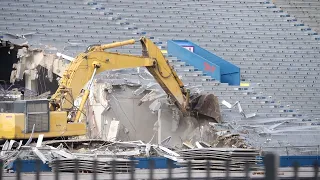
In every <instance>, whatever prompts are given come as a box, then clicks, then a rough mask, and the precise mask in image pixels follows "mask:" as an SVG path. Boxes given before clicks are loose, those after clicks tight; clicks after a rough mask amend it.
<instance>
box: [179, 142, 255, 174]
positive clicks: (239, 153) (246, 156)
mask: <svg viewBox="0 0 320 180" xmlns="http://www.w3.org/2000/svg"><path fill="white" fill-rule="evenodd" d="M177 153H179V154H180V157H179V158H178V165H179V166H181V167H187V166H188V162H191V164H192V166H191V169H197V170H205V169H207V162H209V167H210V169H211V170H221V171H224V170H226V167H227V166H226V165H227V162H228V163H229V170H230V171H243V170H244V169H245V165H246V163H247V165H248V166H249V167H250V168H251V169H257V168H258V167H259V166H258V165H257V163H258V162H259V161H260V160H258V159H257V156H259V151H258V150H256V149H242V148H197V149H186V150H181V151H178V152H177Z"/></svg>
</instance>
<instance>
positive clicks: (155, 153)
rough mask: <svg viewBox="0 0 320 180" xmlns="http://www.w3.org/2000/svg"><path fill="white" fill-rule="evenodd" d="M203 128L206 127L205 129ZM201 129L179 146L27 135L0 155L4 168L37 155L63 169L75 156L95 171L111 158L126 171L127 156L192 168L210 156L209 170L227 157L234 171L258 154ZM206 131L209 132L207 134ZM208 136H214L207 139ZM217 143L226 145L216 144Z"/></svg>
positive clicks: (235, 138) (84, 168)
mask: <svg viewBox="0 0 320 180" xmlns="http://www.w3.org/2000/svg"><path fill="white" fill-rule="evenodd" d="M204 127H205V128H204ZM206 128H208V129H207V130H206V131H205V129H206ZM202 131H203V132H202V133H200V134H201V137H196V136H192V134H191V137H192V138H191V140H190V141H189V142H183V143H182V144H181V146H180V147H177V146H174V147H172V146H171V145H170V139H171V137H168V138H166V139H165V140H163V141H162V142H161V144H152V143H150V142H151V141H150V142H143V141H127V142H123V141H103V140H94V139H89V140H88V139H86V140H78V139H75V140H55V141H44V142H42V138H41V137H40V138H39V139H38V142H37V143H31V140H30V139H31V138H30V139H29V141H28V142H27V143H26V144H25V145H22V141H20V142H16V141H14V140H10V141H6V142H5V144H3V146H2V151H1V157H0V158H1V159H2V160H4V165H5V166H4V167H5V168H7V169H10V167H11V165H12V162H14V161H15V160H17V159H18V158H19V159H21V160H34V159H40V160H41V161H42V163H44V164H48V165H49V166H50V167H51V168H52V169H53V170H54V169H55V168H56V167H59V170H60V171H66V172H71V171H73V170H74V169H75V168H76V167H75V163H74V160H78V165H77V166H78V169H79V171H81V172H92V170H93V169H92V168H93V162H94V160H97V164H96V166H97V168H96V170H97V172H99V173H102V172H110V171H111V169H112V162H113V160H115V161H116V162H117V166H116V169H115V171H116V172H130V170H131V168H130V162H131V157H164V158H168V159H171V160H173V161H174V162H176V163H177V165H179V166H180V167H185V166H186V163H187V161H189V160H191V161H192V163H194V165H195V166H194V167H193V168H196V169H203V168H204V166H205V163H204V161H206V160H210V162H211V169H212V170H224V169H223V168H221V167H220V166H223V164H224V163H225V161H230V168H231V170H234V171H236V170H243V167H244V163H245V162H248V163H250V164H251V165H252V166H254V164H255V163H256V162H257V160H256V156H258V155H259V151H258V150H256V149H249V148H250V147H249V146H248V145H245V144H244V141H243V140H242V139H241V138H239V135H237V134H231V133H230V132H229V131H225V132H224V133H221V132H220V133H218V131H216V130H215V128H214V127H213V126H212V124H211V125H209V124H207V126H202ZM194 133H195V132H194ZM208 134H211V135H212V134H213V136H211V137H209V136H208ZM198 138H200V139H198ZM210 138H215V139H214V141H208V140H209V139H210ZM204 140H206V141H204ZM219 146H224V147H230V148H227V149H226V148H217V147H219ZM237 146H238V147H237ZM232 147H233V148H232ZM239 147H241V148H239ZM57 162H58V163H59V164H57ZM135 163H136V162H135Z"/></svg>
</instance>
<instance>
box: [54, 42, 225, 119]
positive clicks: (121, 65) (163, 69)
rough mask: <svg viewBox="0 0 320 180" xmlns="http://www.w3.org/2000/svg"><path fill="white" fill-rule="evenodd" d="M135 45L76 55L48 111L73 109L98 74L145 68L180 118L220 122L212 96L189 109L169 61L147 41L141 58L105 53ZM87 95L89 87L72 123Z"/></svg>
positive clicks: (100, 48) (96, 48)
mask: <svg viewBox="0 0 320 180" xmlns="http://www.w3.org/2000/svg"><path fill="white" fill-rule="evenodd" d="M134 43H135V40H133V39H131V40H127V41H123V42H116V43H111V44H105V45H100V46H91V47H89V48H88V49H87V52H85V53H81V54H79V55H78V56H77V57H76V59H75V60H74V61H73V62H72V63H71V64H70V66H69V68H68V70H66V71H65V73H64V74H63V77H62V79H61V82H60V86H59V88H58V90H57V91H56V93H55V94H54V95H53V96H52V98H51V106H50V107H51V109H52V110H57V109H60V110H67V109H70V108H72V107H73V102H74V99H75V98H76V97H77V95H78V94H79V93H80V91H81V90H82V88H83V87H84V85H85V84H86V83H87V82H88V81H89V80H90V79H92V77H93V76H94V75H96V74H98V73H100V72H103V71H106V70H112V69H125V68H135V67H146V68H147V69H148V71H149V72H150V73H151V74H152V75H153V77H154V78H155V80H156V81H157V82H158V83H159V84H160V86H161V87H162V89H163V90H164V91H165V92H166V93H167V94H168V96H169V97H170V99H171V100H172V101H173V102H174V103H175V105H176V106H177V107H178V108H179V109H180V111H181V112H182V113H183V115H185V116H190V115H191V114H193V113H194V111H195V110H196V111H197V112H196V113H200V114H202V115H205V116H207V117H211V118H214V119H215V121H218V122H219V121H220V109H219V104H218V103H217V99H216V98H214V96H213V95H210V96H207V95H206V96H201V97H203V98H198V99H200V100H201V101H199V102H201V104H197V103H195V102H194V101H195V100H193V105H192V106H190V99H189V98H190V96H189V92H188V91H187V89H186V88H185V87H184V85H183V82H182V81H181V80H180V79H179V77H178V75H177V73H176V71H175V70H174V69H173V68H172V67H171V66H170V64H169V62H168V60H166V59H165V58H164V56H163V54H162V52H161V51H160V49H159V48H158V47H157V46H156V45H155V44H154V43H153V42H152V41H151V40H150V39H147V38H145V37H142V38H141V39H140V43H141V45H142V55H141V56H136V55H127V54H119V53H113V52H106V51H104V50H105V49H109V48H115V47H119V46H124V45H128V44H134ZM89 84H91V83H89ZM88 95H89V87H88V88H87V90H85V91H84V96H83V99H82V102H81V105H80V108H79V109H78V112H77V116H76V118H75V121H78V120H79V117H80V113H81V111H82V108H83V107H82V105H84V103H85V101H86V100H87V98H88ZM199 97H200V96H199ZM211 101H214V102H211ZM208 102H209V103H208ZM213 106H214V107H213ZM194 107H196V108H194Z"/></svg>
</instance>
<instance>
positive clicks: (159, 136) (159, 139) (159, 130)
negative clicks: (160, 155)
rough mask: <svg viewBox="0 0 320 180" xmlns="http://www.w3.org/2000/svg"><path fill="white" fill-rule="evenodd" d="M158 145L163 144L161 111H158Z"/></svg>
mask: <svg viewBox="0 0 320 180" xmlns="http://www.w3.org/2000/svg"><path fill="white" fill-rule="evenodd" d="M158 144H161V109H159V110H158Z"/></svg>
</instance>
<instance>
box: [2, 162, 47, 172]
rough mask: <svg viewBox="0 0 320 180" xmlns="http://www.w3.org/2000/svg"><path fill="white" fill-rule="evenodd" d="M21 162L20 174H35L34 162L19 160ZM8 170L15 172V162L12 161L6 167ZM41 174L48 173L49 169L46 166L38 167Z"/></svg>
mask: <svg viewBox="0 0 320 180" xmlns="http://www.w3.org/2000/svg"><path fill="white" fill-rule="evenodd" d="M21 161H22V168H21V172H35V171H36V160H21ZM8 169H11V170H13V171H14V172H16V170H17V161H13V162H12V163H10V164H9V165H8ZM40 171H41V172H50V171H51V167H49V165H48V164H42V162H41V166H40Z"/></svg>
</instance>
